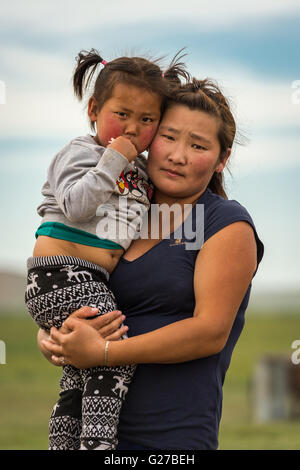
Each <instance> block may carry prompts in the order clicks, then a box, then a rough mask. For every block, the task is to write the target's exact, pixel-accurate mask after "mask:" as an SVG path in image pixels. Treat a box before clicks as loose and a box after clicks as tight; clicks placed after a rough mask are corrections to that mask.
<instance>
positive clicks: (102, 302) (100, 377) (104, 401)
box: [80, 281, 136, 450]
mask: <svg viewBox="0 0 300 470" xmlns="http://www.w3.org/2000/svg"><path fill="white" fill-rule="evenodd" d="M97 292H98V298H96V299H95V304H94V306H95V307H98V308H99V313H100V314H104V313H106V312H109V311H112V310H116V309H117V304H116V300H115V297H114V295H113V293H112V292H111V290H110V289H109V288H108V286H107V284H106V283H105V282H101V281H100V282H98V283H97V284H96V285H94V293H95V295H96V294H97ZM126 336H127V335H126V334H125V337H126ZM135 367H136V366H133V365H132V366H131V365H130V366H117V367H104V366H99V367H93V368H90V369H85V370H81V371H80V372H81V374H82V379H83V383H84V389H83V399H82V434H81V447H80V448H81V449H82V450H108V449H115V448H116V445H117V426H118V422H119V416H120V410H121V406H122V403H123V401H124V399H125V395H126V393H127V390H128V385H129V383H130V382H131V379H132V376H133V374H134V371H135Z"/></svg>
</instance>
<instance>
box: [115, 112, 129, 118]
mask: <svg viewBox="0 0 300 470" xmlns="http://www.w3.org/2000/svg"><path fill="white" fill-rule="evenodd" d="M116 114H117V115H118V116H120V117H122V118H123V117H124V118H125V117H127V113H125V112H123V111H116Z"/></svg>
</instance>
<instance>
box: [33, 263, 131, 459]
mask: <svg viewBox="0 0 300 470" xmlns="http://www.w3.org/2000/svg"><path fill="white" fill-rule="evenodd" d="M27 267H28V283H27V289H26V293H25V302H26V305H27V308H28V311H29V313H30V315H31V316H32V318H33V319H34V320H35V322H36V323H37V325H38V326H39V327H40V328H43V329H44V330H49V329H50V328H51V327H52V326H55V327H57V328H60V327H61V325H62V323H63V322H64V320H65V319H66V318H67V317H68V316H69V315H70V314H71V313H72V312H74V311H75V310H77V309H78V308H80V307H82V306H84V305H88V306H92V307H97V308H99V313H100V314H104V313H106V312H109V311H112V310H116V308H117V307H116V301H115V298H114V295H113V293H112V292H111V291H110V289H109V288H108V286H107V281H108V273H107V272H106V271H105V269H103V268H102V267H101V266H98V265H96V264H93V263H90V262H88V261H85V260H82V259H79V258H74V257H70V256H61V255H60V256H47V257H32V258H29V259H28V261H27ZM134 370H135V366H131V365H130V366H117V367H105V366H99V367H93V368H90V369H76V368H75V367H73V366H71V365H69V364H68V365H65V366H64V367H63V372H62V378H61V380H60V390H61V391H60V398H59V400H58V402H57V403H56V405H55V406H54V408H53V411H52V414H51V417H50V425H49V450H79V449H82V450H93V449H94V450H113V449H115V448H116V445H117V437H116V436H117V426H118V422H119V415H120V410H121V406H122V403H123V401H124V399H125V395H126V393H127V391H128V385H129V383H130V382H131V379H132V376H133V373H134Z"/></svg>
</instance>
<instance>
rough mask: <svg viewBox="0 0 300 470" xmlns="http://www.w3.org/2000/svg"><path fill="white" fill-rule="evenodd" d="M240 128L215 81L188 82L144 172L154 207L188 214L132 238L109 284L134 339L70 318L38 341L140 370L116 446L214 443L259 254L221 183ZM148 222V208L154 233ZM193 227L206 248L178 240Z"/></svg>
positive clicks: (79, 357) (92, 362)
mask: <svg viewBox="0 0 300 470" xmlns="http://www.w3.org/2000/svg"><path fill="white" fill-rule="evenodd" d="M235 130H236V128H235V122H234V118H233V116H232V114H231V112H230V109H229V106H228V103H227V101H226V99H225V98H224V96H223V95H222V94H221V92H220V90H219V89H218V88H217V87H216V86H215V85H213V84H212V83H210V82H209V81H207V80H203V81H197V80H195V79H193V81H192V82H191V83H188V84H186V85H183V86H182V87H181V89H180V90H179V91H178V93H177V94H176V96H175V97H174V99H173V100H172V101H171V102H169V104H168V106H167V109H166V112H165V114H164V117H163V119H162V121H161V124H160V127H159V130H158V133H157V135H156V137H155V138H154V141H153V142H152V145H151V148H150V152H149V159H148V173H149V176H150V178H151V180H152V182H153V183H154V186H155V194H154V198H153V204H157V205H160V207H161V205H162V204H164V205H165V206H164V207H166V206H169V207H171V206H172V205H173V206H174V204H176V206H180V207H181V208H182V209H184V208H185V207H192V211H191V212H190V213H189V215H188V216H186V212H184V210H182V212H181V213H182V214H183V216H182V219H181V222H182V221H183V218H184V217H186V218H185V221H184V223H183V225H182V226H179V227H178V220H176V217H173V219H172V221H171V222H172V223H171V227H170V237H169V238H168V237H166V234H165V233H164V231H163V223H162V218H161V217H160V218H159V219H158V229H159V230H158V231H159V238H154V237H153V236H152V238H149V237H148V238H146V237H144V238H142V237H141V238H139V239H137V240H135V241H134V242H133V244H132V245H131V246H130V248H129V249H128V251H127V252H126V253H125V255H124V257H123V258H122V259H121V261H120V263H119V265H118V266H117V268H116V269H115V271H114V273H113V275H112V277H111V281H110V282H111V287H112V289H113V291H114V292H115V294H116V298H117V302H118V306H119V308H120V309H121V310H122V311H123V313H124V314H125V315H126V317H127V325H128V326H129V332H128V334H129V336H130V337H129V338H128V339H125V340H123V341H110V342H108V341H107V339H117V337H118V333H114V334H113V335H111V334H112V330H110V329H109V326H103V323H104V322H105V321H106V319H105V318H101V319H100V318H99V319H97V320H92V321H93V322H94V324H93V326H94V327H95V328H93V327H92V326H91V324H88V322H84V321H79V320H78V319H77V318H74V316H72V317H70V318H69V319H68V320H67V321H66V322H65V324H64V325H65V327H66V328H68V329H69V330H71V332H69V333H67V334H64V333H65V331H64V332H60V331H57V330H55V329H52V331H51V340H52V341H51V340H50V341H49V340H45V341H40V344H41V347H42V348H43V350H44V352H46V353H47V354H52V355H53V356H52V362H53V363H55V364H57V365H59V364H61V362H62V358H63V361H65V362H66V363H71V364H73V365H75V366H76V367H79V368H81V367H94V366H98V365H103V364H107V365H109V366H114V365H117V364H135V363H137V364H138V367H137V371H136V373H135V376H134V379H133V382H132V384H131V386H130V389H129V392H128V394H127V396H126V400H125V403H124V406H123V408H122V412H121V417H120V425H119V439H120V444H119V449H130V448H132V449H137V448H139V449H181V450H184V449H189V450H191V449H193V450H195V449H198V450H199V449H216V448H217V447H218V428H219V422H220V418H221V408H222V385H223V382H224V378H225V374H226V371H227V369H228V366H229V363H230V359H231V354H232V351H233V348H234V346H235V344H236V341H237V339H238V337H239V335H240V333H241V331H242V328H243V324H244V315H245V310H246V308H247V305H248V301H249V295H250V289H251V281H252V278H253V276H254V275H255V273H256V271H257V268H258V264H259V263H260V261H261V259H262V256H263V244H262V243H261V241H260V240H259V238H258V236H257V233H256V230H255V226H254V224H253V221H252V219H251V217H250V215H249V214H248V212H247V211H246V209H245V208H244V207H242V206H241V205H240V204H239V203H238V202H236V201H229V200H228V199H227V196H226V194H225V191H224V189H223V186H222V171H223V169H224V167H225V165H226V162H227V160H228V158H229V157H230V152H231V148H232V145H233V141H234V137H235ZM199 207H204V221H203V220H202V217H201V214H202V213H201V211H198V209H199ZM151 218H153V213H152V211H149V214H148V222H149V223H148V227H151ZM187 221H189V224H188V225H189V227H191V225H190V224H191V223H192V227H194V229H193V231H194V233H196V238H197V234H200V235H201V230H202V229H203V234H204V243H203V246H202V247H201V249H199V248H200V247H199V246H198V244H197V243H194V244H193V243H189V237H187V236H186V230H184V229H183V230H181V235H182V236H180V237H178V236H177V235H178V233H179V231H178V229H182V227H183V228H185V225H186V222H187ZM152 222H153V221H152ZM175 229H176V230H175ZM189 232H191V230H189ZM196 241H197V240H196ZM80 314H81V315H82V316H84V315H85V316H88V315H90V314H91V313H90V311H89V310H88V309H87V310H85V311H84V313H82V312H79V313H77V315H79V316H80ZM110 315H111V316H114V315H116V313H113V314H110ZM108 319H110V318H108ZM96 322H97V324H96ZM116 322H117V323H118V320H116V319H115V318H114V320H113V322H112V323H111V325H113V326H111V327H112V328H113V327H115V326H116ZM97 329H98V330H99V329H100V330H101V333H102V336H106V339H104V338H103V337H101V336H100V335H99V332H98V331H97ZM54 342H55V344H54ZM123 439H126V440H127V441H129V443H126V442H125V444H124V443H122V442H123ZM132 446H133V447H132Z"/></svg>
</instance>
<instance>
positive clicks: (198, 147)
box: [192, 144, 207, 150]
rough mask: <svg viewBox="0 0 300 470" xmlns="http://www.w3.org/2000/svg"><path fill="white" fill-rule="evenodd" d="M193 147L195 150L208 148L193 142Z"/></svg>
mask: <svg viewBox="0 0 300 470" xmlns="http://www.w3.org/2000/svg"><path fill="white" fill-rule="evenodd" d="M192 147H193V148H194V149H195V150H207V148H205V147H203V146H202V145H198V144H193V145H192Z"/></svg>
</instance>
